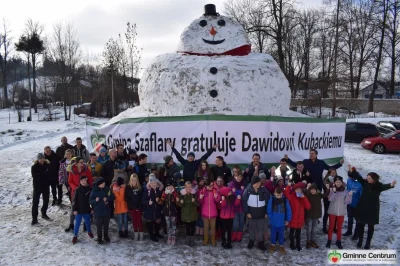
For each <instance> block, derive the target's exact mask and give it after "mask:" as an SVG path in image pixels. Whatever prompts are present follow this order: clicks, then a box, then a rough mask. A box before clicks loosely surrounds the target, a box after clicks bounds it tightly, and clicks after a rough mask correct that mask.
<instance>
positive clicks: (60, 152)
mask: <svg viewBox="0 0 400 266" xmlns="http://www.w3.org/2000/svg"><path fill="white" fill-rule="evenodd" d="M66 150H74V146H72V145H70V144H68V139H67V137H65V136H64V137H62V138H61V145H60V146H58V147H57V149H56V154H57V156H58V158H59V161H61V160H62V159H63V158H64V157H65V151H66Z"/></svg>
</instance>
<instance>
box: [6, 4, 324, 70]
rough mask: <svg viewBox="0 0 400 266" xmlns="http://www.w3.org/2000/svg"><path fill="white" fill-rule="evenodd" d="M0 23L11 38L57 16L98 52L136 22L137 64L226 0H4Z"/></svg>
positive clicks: (88, 49) (167, 47) (48, 26)
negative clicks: (30, 21) (139, 56)
mask: <svg viewBox="0 0 400 266" xmlns="http://www.w3.org/2000/svg"><path fill="white" fill-rule="evenodd" d="M301 1H302V3H300V5H301V6H312V7H316V6H318V5H322V0H301ZM2 2H3V3H2V4H1V5H0V6H1V8H0V18H2V19H1V21H0V26H1V27H3V25H2V21H3V18H5V19H6V21H7V22H8V24H9V26H10V29H11V31H12V35H13V36H14V42H16V41H17V40H18V38H19V36H20V35H21V33H22V31H23V28H24V24H25V22H26V20H27V19H29V18H32V19H33V20H34V21H39V22H40V23H41V24H43V25H44V27H45V32H46V34H48V33H49V32H51V30H52V26H53V25H54V23H56V22H71V23H72V24H73V25H74V27H75V29H76V30H77V32H78V38H79V41H80V44H81V48H82V50H83V51H84V52H85V53H86V54H88V53H90V54H101V52H102V50H103V48H104V45H105V43H106V42H107V41H108V40H109V39H110V38H116V37H117V36H118V33H121V34H122V33H124V32H125V30H126V23H127V22H128V21H129V22H131V23H136V24H137V27H138V44H139V46H140V47H142V48H143V55H142V64H141V67H142V68H145V67H146V65H147V64H148V63H149V61H151V60H152V59H153V58H154V57H155V56H157V55H159V54H163V53H173V52H175V51H176V46H177V44H178V40H179V36H180V34H181V32H182V31H183V29H184V28H185V27H186V26H188V25H189V24H190V22H191V21H192V20H194V19H196V18H198V17H200V16H201V15H202V14H203V10H204V5H205V4H209V3H213V4H215V5H216V6H217V12H220V13H223V3H224V2H225V0H213V1H210V0H68V1H55V0H7V1H6V0H4V1H2Z"/></svg>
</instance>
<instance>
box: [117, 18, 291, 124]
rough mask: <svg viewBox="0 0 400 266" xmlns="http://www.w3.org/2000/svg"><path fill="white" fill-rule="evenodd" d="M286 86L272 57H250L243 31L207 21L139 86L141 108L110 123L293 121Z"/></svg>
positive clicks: (226, 22) (197, 23)
mask: <svg viewBox="0 0 400 266" xmlns="http://www.w3.org/2000/svg"><path fill="white" fill-rule="evenodd" d="M290 96H291V95H290V89H289V85H288V81H287V79H286V78H285V76H284V74H283V72H282V71H281V70H280V68H279V66H278V64H277V63H276V62H275V60H274V59H273V58H272V57H271V56H270V55H268V54H260V53H251V46H250V41H249V38H248V35H247V33H246V32H245V30H244V28H243V27H242V25H240V24H239V23H238V22H236V21H235V20H233V19H232V18H229V17H225V16H220V15H218V14H213V15H206V14H205V15H203V16H201V17H200V18H198V19H196V20H194V21H193V22H192V23H191V24H190V25H189V26H188V27H187V28H186V29H185V30H184V31H183V33H182V34H181V38H180V42H179V45H178V49H177V53H173V54H164V55H160V56H158V57H156V58H155V59H154V60H153V61H152V63H150V65H149V66H148V67H147V68H146V70H145V72H144V73H143V76H142V78H141V81H140V84H139V97H140V106H138V107H135V108H132V109H128V110H126V111H125V112H122V113H121V114H120V115H118V116H117V117H114V118H113V119H112V120H111V121H110V123H113V122H117V121H118V120H120V119H123V118H129V117H142V116H184V115H197V114H226V115H274V116H293V115H295V114H294V112H291V111H290V110H289V105H290V98H291V97H290Z"/></svg>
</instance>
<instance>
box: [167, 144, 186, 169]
mask: <svg viewBox="0 0 400 266" xmlns="http://www.w3.org/2000/svg"><path fill="white" fill-rule="evenodd" d="M171 149H172V152H173V153H174V154H175V157H176V159H177V160H178V161H179V162H180V163H181V164H182V165H185V164H187V162H188V161H187V160H185V159H184V158H183V157H182V155H181V154H180V153H179V152H178V151H177V150H176V149H175V148H174V147H171Z"/></svg>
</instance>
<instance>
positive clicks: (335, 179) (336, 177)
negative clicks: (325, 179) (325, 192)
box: [333, 175, 343, 182]
mask: <svg viewBox="0 0 400 266" xmlns="http://www.w3.org/2000/svg"><path fill="white" fill-rule="evenodd" d="M337 180H340V181H342V182H343V177H341V176H338V175H337V176H335V177H334V178H333V182H336V181H337Z"/></svg>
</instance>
